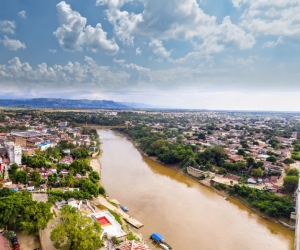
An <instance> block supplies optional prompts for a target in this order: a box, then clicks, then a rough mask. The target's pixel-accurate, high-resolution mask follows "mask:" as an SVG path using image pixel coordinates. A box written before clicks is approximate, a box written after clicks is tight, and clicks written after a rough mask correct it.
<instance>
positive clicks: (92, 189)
mask: <svg viewBox="0 0 300 250" xmlns="http://www.w3.org/2000/svg"><path fill="white" fill-rule="evenodd" d="M81 189H82V191H83V192H87V193H89V194H91V195H93V196H94V197H97V196H98V195H99V187H98V185H97V184H94V183H93V182H91V181H90V180H89V179H86V178H85V179H83V180H82V183H81Z"/></svg>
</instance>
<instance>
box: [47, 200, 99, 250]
mask: <svg viewBox="0 0 300 250" xmlns="http://www.w3.org/2000/svg"><path fill="white" fill-rule="evenodd" d="M100 233H101V226H100V223H98V222H94V221H93V220H92V219H91V218H90V217H88V216H86V215H84V214H83V213H81V212H79V211H76V209H75V208H72V207H70V206H65V207H63V208H62V209H61V224H59V225H58V226H56V227H55V228H54V229H53V230H52V231H51V234H50V238H51V240H52V241H53V242H54V246H55V248H56V249H64V250H67V249H72V250H90V249H98V248H100V247H101V246H102V245H103V243H102V240H101V239H100Z"/></svg>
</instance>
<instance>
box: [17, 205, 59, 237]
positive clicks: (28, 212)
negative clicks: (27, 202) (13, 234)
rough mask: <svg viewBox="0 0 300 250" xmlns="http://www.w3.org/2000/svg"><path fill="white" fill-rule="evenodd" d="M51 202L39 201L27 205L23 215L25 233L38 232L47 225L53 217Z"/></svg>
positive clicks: (22, 228) (23, 230)
mask: <svg viewBox="0 0 300 250" xmlns="http://www.w3.org/2000/svg"><path fill="white" fill-rule="evenodd" d="M51 206H52V204H51V203H45V202H38V203H34V204H32V205H31V206H27V207H25V210H24V214H23V216H22V222H21V223H20V224H21V230H22V232H23V233H25V234H38V232H39V230H41V229H44V228H46V227H47V224H48V222H49V221H50V220H51V219H52V217H53V214H52V213H51Z"/></svg>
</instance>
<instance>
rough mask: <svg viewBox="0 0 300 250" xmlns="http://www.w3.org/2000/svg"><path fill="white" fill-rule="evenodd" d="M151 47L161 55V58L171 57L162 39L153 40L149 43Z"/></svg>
mask: <svg viewBox="0 0 300 250" xmlns="http://www.w3.org/2000/svg"><path fill="white" fill-rule="evenodd" d="M149 47H150V48H151V49H152V51H153V53H154V54H156V55H157V56H159V57H160V58H169V57H170V55H171V52H170V51H167V50H166V48H165V47H164V46H163V44H162V41H159V40H157V39H154V40H152V41H151V42H150V43H149Z"/></svg>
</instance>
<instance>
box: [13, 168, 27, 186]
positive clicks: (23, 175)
mask: <svg viewBox="0 0 300 250" xmlns="http://www.w3.org/2000/svg"><path fill="white" fill-rule="evenodd" d="M27 180H28V177H27V172H26V171H24V170H19V171H17V172H16V173H15V182H16V183H23V184H26V183H27Z"/></svg>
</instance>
